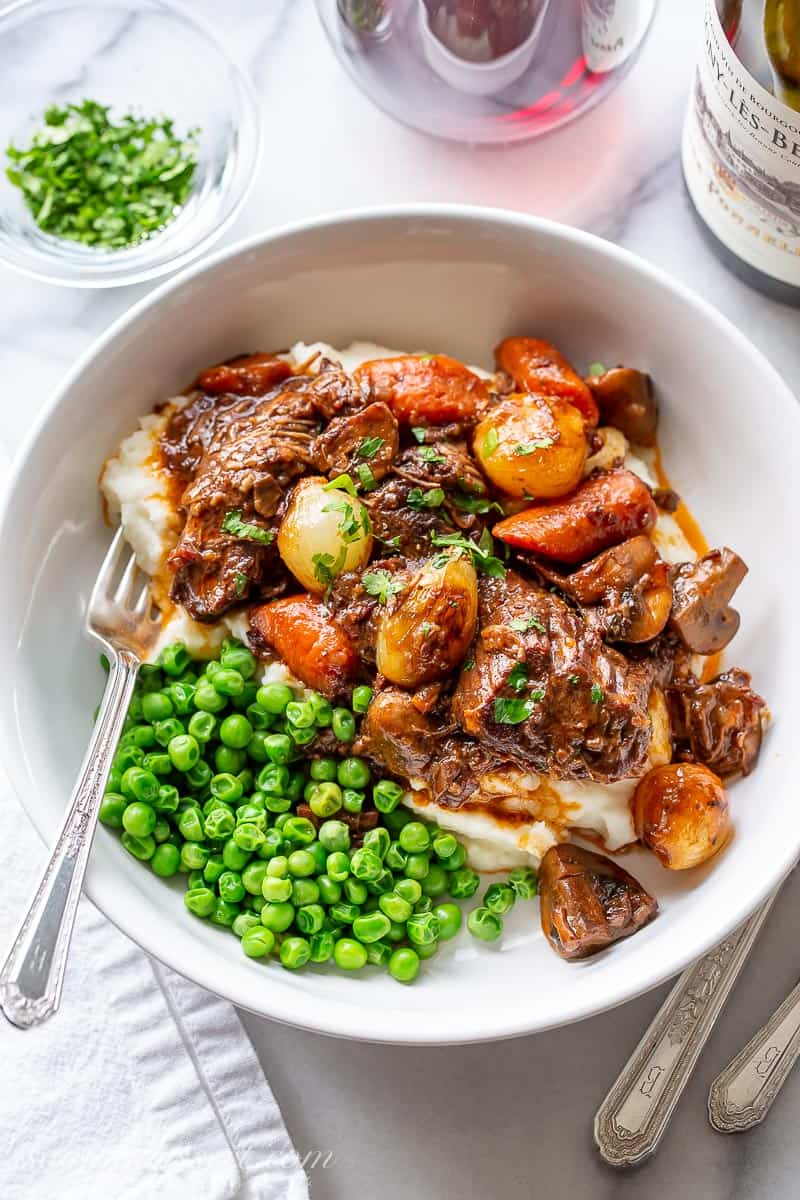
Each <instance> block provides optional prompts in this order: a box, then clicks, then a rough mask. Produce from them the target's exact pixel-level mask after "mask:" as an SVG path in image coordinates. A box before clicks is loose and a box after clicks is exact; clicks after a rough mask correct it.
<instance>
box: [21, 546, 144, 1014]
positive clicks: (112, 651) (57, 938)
mask: <svg viewBox="0 0 800 1200" xmlns="http://www.w3.org/2000/svg"><path fill="white" fill-rule="evenodd" d="M151 607H152V603H151V599H150V583H149V580H148V579H147V577H146V576H144V575H143V574H142V572H141V571H140V570H139V568H138V567H137V565H136V559H135V558H134V556H133V553H132V552H130V551H128V554H127V556H126V555H125V543H124V540H123V537H122V530H121V529H120V530H118V531H117V534H116V536H115V537H114V540H113V542H112V543H111V546H110V548H109V551H108V553H107V555H106V557H105V559H104V561H103V565H102V566H101V568H100V572H99V574H98V576H97V581H96V583H95V585H94V589H93V591H92V595H91V599H90V600H89V607H88V609H87V612H86V632H87V633H89V634H91V635H92V636H93V637H95V638H97V640H98V641H99V642H101V643H102V645H103V646H104V648H105V650H106V653H107V654H108V657H109V661H110V670H109V674H108V682H107V683H106V690H105V693H104V695H103V701H102V704H101V705H100V711H99V712H98V714H97V720H96V721H95V726H94V731H93V733H92V737H91V740H90V742H89V746H88V749H87V751H86V755H85V757H84V759H83V763H82V764H81V769H80V773H79V775H78V779H77V781H76V783H75V787H74V788H73V790H72V795H71V797H70V804H69V809H68V810H67V815H66V817H65V819H64V824H63V825H62V827H61V832H60V834H59V835H58V841H57V842H56V845H55V849H54V850H53V853H52V855H51V857H50V861H49V862H48V864H47V866H46V867H45V869H44V871H43V873H42V877H41V879H40V881H39V886H38V887H37V889H36V892H35V894H34V897H33V900H32V902H31V905H30V908H29V909H28V912H27V913H26V915H25V918H24V919H23V921H22V924H21V925H20V927H19V930H18V932H17V936H16V937H15V939H14V942H13V944H12V946H11V949H10V951H9V954H8V957H7V958H6V961H5V963H4V964H3V967H2V969H0V1008H2V1010H3V1012H4V1013H5V1015H6V1016H7V1017H8V1019H9V1021H11V1022H12V1023H13V1024H14V1025H18V1026H19V1027H20V1028H21V1029H28V1028H30V1027H31V1026H33V1025H41V1024H42V1022H44V1021H46V1020H47V1019H48V1017H51V1016H52V1015H53V1013H54V1012H56V1010H57V1009H58V1006H59V1003H60V1001H61V989H62V986H63V983H64V970H65V968H66V963H67V952H68V950H69V943H70V939H71V937H72V929H73V926H74V924H75V914H76V912H77V908H78V899H79V897H80V893H81V886H82V884H83V877H84V875H85V873H86V864H87V862H88V859H89V851H90V849H91V845H92V838H93V836H94V830H95V826H96V824H97V815H98V813H99V811H100V804H101V801H102V799H103V791H104V788H105V785H106V780H107V779H108V775H109V771H110V770H111V762H112V759H113V757H114V753H115V750H116V747H117V741H118V739H119V735H120V733H121V731H122V726H123V723H124V721H125V715H126V713H127V711H128V704H129V703H130V699H131V695H132V694H133V688H134V684H135V682H136V673H137V671H138V669H139V665H140V663H141V662H142V660H143V658H145V657H146V655H147V652H148V650H149V649H151V648H152V646H153V645H154V644H155V641H156V639H157V637H158V632H159V626H158V624H157V622H156V621H155V620H154V619H153V618H152V617H151Z"/></svg>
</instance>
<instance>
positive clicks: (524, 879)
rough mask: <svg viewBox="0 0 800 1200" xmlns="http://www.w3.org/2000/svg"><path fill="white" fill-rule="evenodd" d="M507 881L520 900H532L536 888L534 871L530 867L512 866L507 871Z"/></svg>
mask: <svg viewBox="0 0 800 1200" xmlns="http://www.w3.org/2000/svg"><path fill="white" fill-rule="evenodd" d="M508 883H509V886H510V887H511V888H513V890H514V892H515V894H516V895H517V896H519V898H520V900H532V899H533V897H534V896H535V895H536V892H537V890H538V888H537V881H536V872H535V871H533V870H531V868H530V867H514V870H513V871H511V872H510V873H509V876H508Z"/></svg>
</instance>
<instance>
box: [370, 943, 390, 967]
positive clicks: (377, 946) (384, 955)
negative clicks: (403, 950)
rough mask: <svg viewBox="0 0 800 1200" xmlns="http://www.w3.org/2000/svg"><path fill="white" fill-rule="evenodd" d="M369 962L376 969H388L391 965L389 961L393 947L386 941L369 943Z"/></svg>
mask: <svg viewBox="0 0 800 1200" xmlns="http://www.w3.org/2000/svg"><path fill="white" fill-rule="evenodd" d="M365 948H366V951H367V962H370V963H372V964H373V965H374V966H376V967H386V966H388V965H389V960H390V958H391V957H392V947H391V946H390V944H389V943H388V942H386V941H383V940H380V941H377V942H367V944H366V947H365Z"/></svg>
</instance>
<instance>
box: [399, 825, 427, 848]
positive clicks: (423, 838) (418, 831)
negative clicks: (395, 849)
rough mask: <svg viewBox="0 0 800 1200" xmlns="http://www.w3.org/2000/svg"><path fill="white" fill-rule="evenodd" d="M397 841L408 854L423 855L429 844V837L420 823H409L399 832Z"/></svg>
mask: <svg viewBox="0 0 800 1200" xmlns="http://www.w3.org/2000/svg"><path fill="white" fill-rule="evenodd" d="M397 840H398V842H399V843H400V845H401V846H402V848H403V850H406V851H407V852H408V853H409V854H423V853H424V852H425V851H426V850H427V849H428V848H429V846H430V844H431V835H430V834H429V833H428V830H427V828H426V827H425V826H424V825H423V824H422V822H421V821H409V823H408V825H404V826H403V828H402V829H401V830H400V833H399V834H398V836H397Z"/></svg>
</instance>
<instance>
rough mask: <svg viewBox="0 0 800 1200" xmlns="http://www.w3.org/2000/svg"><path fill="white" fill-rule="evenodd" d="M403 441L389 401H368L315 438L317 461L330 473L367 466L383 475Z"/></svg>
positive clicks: (355, 471) (378, 476)
mask: <svg viewBox="0 0 800 1200" xmlns="http://www.w3.org/2000/svg"><path fill="white" fill-rule="evenodd" d="M398 442H399V434H398V425H397V421H396V420H395V419H394V417H393V416H392V414H391V412H390V411H389V409H388V408H387V407H386V405H385V404H368V405H367V407H366V408H362V409H361V411H360V412H356V413H352V414H351V415H350V416H348V417H335V418H334V419H333V420H332V421H331V423H330V424H329V425H328V427H327V429H325V430H324V431H323V432H322V433H321V434H320V435H319V437H318V438H317V440H316V441H315V442H314V450H313V454H314V462H315V463H316V465H317V467H318V468H319V470H320V471H323V472H324V473H325V474H326V475H343V474H350V475H352V476H353V478H354V479H358V478H359V473H358V468H359V467H364V468H367V469H368V470H369V471H370V472H371V473H372V476H373V478H375V479H376V480H381V479H383V477H384V475H385V474H386V472H387V471H388V469H389V467H390V465H391V463H392V460H393V459H394V456H395V455H396V454H397V447H398Z"/></svg>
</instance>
